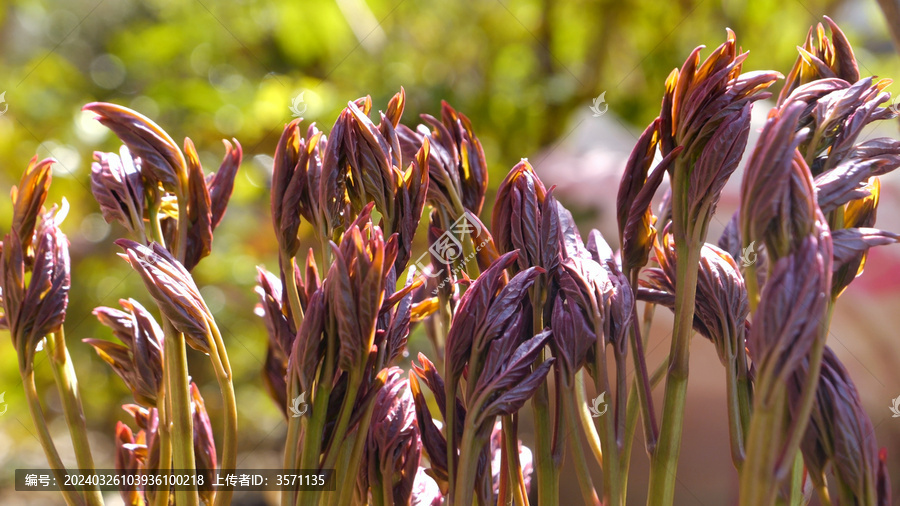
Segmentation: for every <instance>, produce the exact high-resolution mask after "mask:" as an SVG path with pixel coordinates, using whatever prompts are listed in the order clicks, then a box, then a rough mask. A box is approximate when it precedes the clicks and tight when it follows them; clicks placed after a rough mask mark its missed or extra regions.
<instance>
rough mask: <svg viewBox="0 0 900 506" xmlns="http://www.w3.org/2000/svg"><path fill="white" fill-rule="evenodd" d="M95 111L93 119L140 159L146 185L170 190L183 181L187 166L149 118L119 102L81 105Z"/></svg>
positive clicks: (185, 182)
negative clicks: (158, 185) (157, 185)
mask: <svg viewBox="0 0 900 506" xmlns="http://www.w3.org/2000/svg"><path fill="white" fill-rule="evenodd" d="M82 110H84V111H91V112H93V113H95V114H97V117H96V119H97V121H99V122H100V123H102V124H103V125H104V126H105V127H107V128H109V129H110V130H112V131H113V133H115V134H116V135H117V136H118V137H119V139H121V140H122V142H123V143H125V145H126V146H128V149H129V150H130V151H131V154H132V156H135V157H139V158H140V159H141V169H142V171H141V172H142V174H143V176H144V177H145V178H147V180H148V181H149V182H150V184H151V185H152V184H157V183H158V184H162V185H163V187H164V188H166V189H167V190H170V191H176V190H177V189H178V188H180V187H182V186H183V185H185V184H187V180H188V166H187V162H186V161H185V158H184V155H183V154H182V153H181V150H180V149H178V145H177V144H175V141H173V140H172V138H171V137H170V136H169V134H167V133H166V132H165V130H163V129H162V128H160V126H159V125H157V124H156V123H154V122H153V120H151V119H150V118H147V117H146V116H144V115H142V114H140V113H138V112H136V111H133V110H131V109H129V108H127V107H123V106H121V105H116V104H109V103H105V102H92V103H90V104H87V105H86V106H84V107H83V108H82Z"/></svg>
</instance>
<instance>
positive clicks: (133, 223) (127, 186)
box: [91, 146, 145, 236]
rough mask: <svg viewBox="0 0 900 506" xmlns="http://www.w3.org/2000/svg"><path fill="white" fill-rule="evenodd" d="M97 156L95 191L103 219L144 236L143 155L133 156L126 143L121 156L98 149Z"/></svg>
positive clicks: (93, 186)
mask: <svg viewBox="0 0 900 506" xmlns="http://www.w3.org/2000/svg"><path fill="white" fill-rule="evenodd" d="M94 159H95V160H96V162H94V163H93V164H91V192H92V193H93V194H94V199H95V200H96V201H97V203H98V204H100V212H101V213H103V218H104V219H105V220H106V222H107V223H112V222H114V221H115V222H118V223H119V224H120V225H122V226H123V227H125V228H126V229H127V230H128V231H129V232H130V233H132V234H136V235H138V236H143V230H144V212H145V203H144V180H143V178H142V177H141V160H140V158H138V159H135V158H133V157H132V156H131V152H130V151H128V147H127V146H122V148H121V149H120V150H119V154H118V155H117V154H115V153H103V152H100V151H95V152H94Z"/></svg>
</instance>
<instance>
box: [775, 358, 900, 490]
mask: <svg viewBox="0 0 900 506" xmlns="http://www.w3.org/2000/svg"><path fill="white" fill-rule="evenodd" d="M808 369H809V365H808V363H804V364H803V367H801V368H800V369H798V371H797V372H796V374H794V375H793V377H792V378H791V381H790V384H789V385H790V387H789V389H788V392H789V395H790V398H791V402H790V405H791V406H796V405H797V404H798V403H799V398H800V396H801V392H802V390H803V386H804V383H805V382H806V381H807V376H808V373H809V371H808ZM800 449H801V451H802V452H803V460H804V462H805V463H806V466H807V468H808V469H809V476H810V478H811V479H812V480H813V482H814V483H816V484H817V485H823V484H824V473H825V471H826V468H825V466H826V465H827V464H828V463H829V462H830V463H832V470H833V472H834V477H835V479H836V481H837V486H838V488H839V489H841V490H847V491H849V492H850V493H851V495H852V497H853V498H854V499H855V501H856V503H857V504H890V491H889V490H888V491H884V490H879V476H878V475H879V474H880V471H881V468H882V466H883V462H881V461H880V459H879V452H878V450H877V446H876V444H875V428H874V427H873V426H872V421H871V420H870V419H869V416H868V415H867V414H866V411H865V409H864V408H863V406H862V401H861V400H860V398H859V393H858V392H857V390H856V386H855V385H854V384H853V381H852V380H851V379H850V375H849V374H848V373H847V370H846V369H845V368H844V366H843V364H841V362H840V360H838V358H837V356H836V355H835V354H834V352H832V351H831V348H828V347H826V348H825V354H824V356H823V357H822V370H821V373H820V376H819V386H818V389H817V390H816V400H815V405H814V408H813V412H812V416H811V417H810V421H809V425H807V428H806V432H805V434H804V437H803V441H802V443H801V446H800ZM885 495H886V496H887V497H885ZM842 497H843V496H842Z"/></svg>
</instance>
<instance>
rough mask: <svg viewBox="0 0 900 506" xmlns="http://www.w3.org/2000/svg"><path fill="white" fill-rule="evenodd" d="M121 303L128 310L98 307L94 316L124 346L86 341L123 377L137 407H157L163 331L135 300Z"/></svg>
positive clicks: (161, 379)
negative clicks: (139, 405) (110, 330)
mask: <svg viewBox="0 0 900 506" xmlns="http://www.w3.org/2000/svg"><path fill="white" fill-rule="evenodd" d="M119 304H121V305H122V307H123V308H125V311H120V310H118V309H113V308H109V307H98V308H96V309H94V315H95V316H96V317H97V319H98V320H100V323H102V324H103V325H106V326H107V327H109V328H110V329H112V331H113V335H115V336H116V338H118V339H119V341H121V342H122V343H123V345H122V344H116V343H113V342H111V341H104V340H100V339H85V340H84V342H86V343H88V344H90V345H91V346H93V347H94V349H95V350H96V352H97V354H98V355H99V356H100V358H102V359H103V361H104V362H106V363H108V364H109V365H110V366H111V367H112V368H113V371H115V373H116V374H118V375H119V377H120V378H122V380H123V381H124V382H125V384H126V385H127V386H128V388H129V389H130V390H131V391H132V393H133V394H134V399H135V401H137V402H138V404H141V405H143V406H148V407H156V401H157V399H158V396H159V394H160V392H162V389H163V374H162V373H163V331H162V329H161V328H160V327H159V325H158V324H157V323H156V320H154V319H153V316H152V315H151V314H150V313H149V312H148V311H147V310H146V309H144V307H143V306H141V305H140V304H139V303H138V302H137V301H136V300H134V299H128V300H124V299H123V300H120V301H119Z"/></svg>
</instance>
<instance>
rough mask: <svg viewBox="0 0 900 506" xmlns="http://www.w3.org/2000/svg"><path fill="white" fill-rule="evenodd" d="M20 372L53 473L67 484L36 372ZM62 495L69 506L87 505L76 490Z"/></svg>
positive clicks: (64, 492)
mask: <svg viewBox="0 0 900 506" xmlns="http://www.w3.org/2000/svg"><path fill="white" fill-rule="evenodd" d="M20 372H21V375H22V384H23V386H24V387H25V398H26V399H28V409H29V411H30V412H31V420H32V421H33V422H34V427H35V428H36V429H37V431H38V440H39V441H40V442H41V447H42V448H43V449H44V455H45V456H46V457H47V463H49V464H50V468H51V471H53V475H54V476H55V477H56V482H57V483H65V481H66V478H65V477H66V466H65V465H64V464H63V462H62V459H60V458H59V452H57V451H56V445H54V444H53V437H51V436H50V430H49V429H47V421H46V420H45V419H44V412H43V410H42V409H41V399H40V397H39V396H38V393H37V387H35V385H34V371H27V372H26V371H20ZM60 493H61V494H62V496H63V499H65V501H66V504H67V505H69V506H80V505H83V504H85V501H84V500H83V499H82V498H81V496H80V495H78V494H77V493H76V492H75V491H74V490H60Z"/></svg>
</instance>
